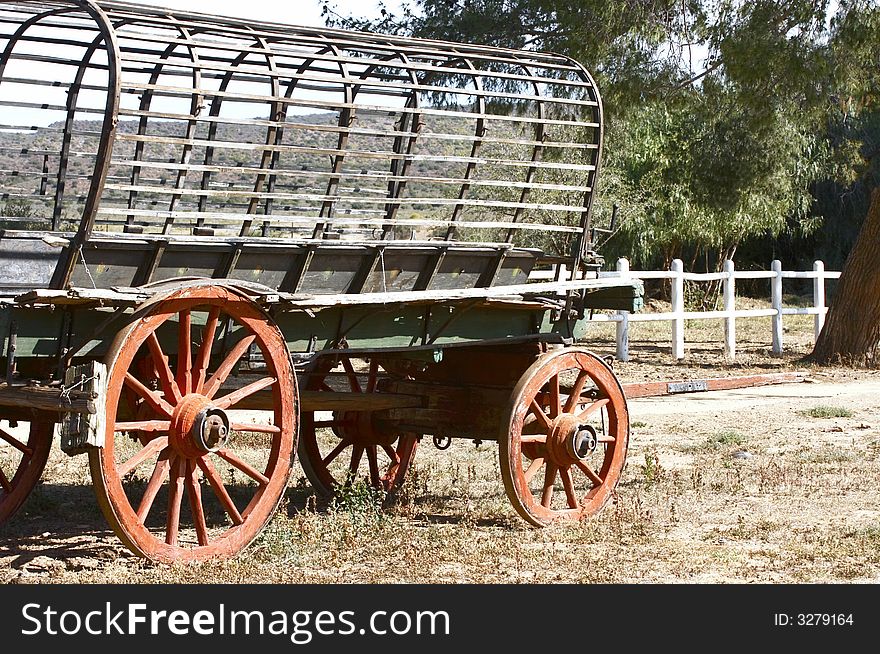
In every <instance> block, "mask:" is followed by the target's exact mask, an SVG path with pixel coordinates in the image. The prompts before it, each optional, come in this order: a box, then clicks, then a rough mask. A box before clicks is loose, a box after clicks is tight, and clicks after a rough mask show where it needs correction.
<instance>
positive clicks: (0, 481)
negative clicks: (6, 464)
mask: <svg viewBox="0 0 880 654" xmlns="http://www.w3.org/2000/svg"><path fill="white" fill-rule="evenodd" d="M0 487H2V488H3V490H5V491H6V492H7V493H11V492H12V484H11V483H10V482H9V479H7V478H6V475H4V474H3V471H2V470H0Z"/></svg>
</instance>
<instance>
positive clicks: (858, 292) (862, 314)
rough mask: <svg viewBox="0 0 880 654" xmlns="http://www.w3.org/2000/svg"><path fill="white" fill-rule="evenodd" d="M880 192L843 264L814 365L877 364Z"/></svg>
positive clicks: (879, 360)
mask: <svg viewBox="0 0 880 654" xmlns="http://www.w3.org/2000/svg"><path fill="white" fill-rule="evenodd" d="M878 355H880V189H874V192H873V193H872V195H871V206H870V208H869V209H868V216H867V217H866V218H865V223H864V224H863V225H862V229H861V231H860V232H859V236H858V238H857V239H856V243H855V245H854V246H853V249H852V252H850V255H849V257H848V258H847V260H846V264H845V265H844V267H843V272H842V273H841V275H840V281H839V283H838V285H837V292H836V293H835V296H834V301H833V303H832V305H831V307H830V308H829V310H828V318H827V320H826V321H825V327H824V328H823V329H822V332H821V333H820V334H819V338H818V339H817V340H816V347H815V348H813V353H812V354H811V355H810V358H811V359H812V360H813V361H815V362H816V363H844V364H849V365H864V366H877V365H878V364H880V357H878Z"/></svg>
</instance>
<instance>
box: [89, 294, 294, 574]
mask: <svg viewBox="0 0 880 654" xmlns="http://www.w3.org/2000/svg"><path fill="white" fill-rule="evenodd" d="M106 361H107V365H108V388H107V406H106V419H107V427H106V432H105V443H104V446H103V447H102V448H96V449H94V450H91V451H90V453H89V460H90V464H91V470H92V478H93V481H94V485H95V492H96V494H97V497H98V501H99V504H100V505H101V508H102V510H103V512H104V515H105V516H106V518H107V520H108V522H109V523H110V525H111V526H112V527H113V529H114V531H115V532H116V533H117V535H118V536H119V537H120V539H121V540H122V541H123V542H124V543H125V544H126V545H127V546H128V547H129V548H130V549H131V550H133V551H134V552H135V553H137V554H140V555H142V556H145V557H148V558H150V559H153V560H156V561H162V562H173V561H199V560H204V559H207V558H210V557H219V556H232V555H234V554H236V553H238V552H239V551H241V550H242V549H243V548H244V547H246V546H247V545H248V544H249V543H250V542H251V541H252V540H253V539H254V538H255V537H256V536H257V535H258V534H259V533H260V531H261V530H262V529H263V527H264V526H265V525H266V523H267V522H268V521H269V519H270V518H271V517H272V515H273V513H274V511H275V509H276V508H277V506H278V504H279V502H280V500H281V498H282V496H283V494H284V491H285V489H286V486H287V481H288V479H289V476H290V471H291V468H292V464H293V454H294V451H295V440H296V428H297V426H296V421H297V409H296V403H297V397H298V395H297V389H296V383H295V379H294V375H293V369H292V366H291V363H290V358H289V354H288V351H287V347H286V344H285V341H284V338H283V336H282V334H281V332H280V331H279V330H278V328H277V327H276V326H275V325H274V323H273V322H272V321H271V319H269V317H268V316H267V315H266V314H264V313H263V312H262V311H261V310H260V309H259V308H258V307H257V306H256V305H254V304H253V303H252V302H251V301H250V300H248V299H247V298H245V297H242V296H240V295H238V294H237V293H236V292H234V291H231V290H229V289H226V288H223V287H217V286H197V287H190V288H184V289H182V290H178V291H175V292H173V293H171V294H169V295H166V296H165V297H163V298H162V299H161V300H159V301H157V302H156V303H155V304H154V305H153V306H152V307H151V308H150V309H149V310H148V311H147V313H146V315H144V316H143V317H140V318H139V319H137V320H136V321H135V322H134V323H133V324H131V325H130V326H129V327H128V328H127V329H125V330H124V331H123V332H121V333H120V334H119V335H118V336H117V338H116V340H115V342H114V344H113V346H112V347H111V351H110V353H109V355H108V357H107V359H106ZM257 398H262V400H261V402H257V403H256V406H258V407H260V408H267V409H268V410H256V411H243V410H241V403H242V402H243V401H244V400H246V399H249V402H248V404H249V405H250V406H255V404H254V401H255V399H257Z"/></svg>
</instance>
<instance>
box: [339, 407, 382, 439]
mask: <svg viewBox="0 0 880 654" xmlns="http://www.w3.org/2000/svg"><path fill="white" fill-rule="evenodd" d="M373 415H374V414H373V412H371V411H342V412H340V413H338V414H336V420H338V421H339V422H340V423H341V424H340V425H339V427H338V430H337V434H338V435H339V437H340V438H345V439H347V440H350V441H351V442H353V443H354V444H356V445H361V446H364V447H367V446H369V445H389V446H390V445H392V444H393V443H394V441H395V440H397V434H396V433H394V432H393V431H387V430H384V429H382V428H381V427H379V426H378V425H376V424H375V423H374V421H373Z"/></svg>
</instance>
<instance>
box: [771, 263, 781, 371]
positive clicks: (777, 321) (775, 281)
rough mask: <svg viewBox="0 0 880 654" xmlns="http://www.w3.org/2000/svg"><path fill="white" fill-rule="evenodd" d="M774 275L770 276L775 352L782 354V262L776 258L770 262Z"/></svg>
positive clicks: (777, 354) (775, 353) (778, 354)
mask: <svg viewBox="0 0 880 654" xmlns="http://www.w3.org/2000/svg"><path fill="white" fill-rule="evenodd" d="M770 269H771V270H772V271H773V277H771V278H770V304H771V305H772V307H773V310H774V311H776V313H774V314H773V354H774V355H776V356H781V355H782V262H781V261H780V260H779V259H774V260H773V263H771V264H770Z"/></svg>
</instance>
